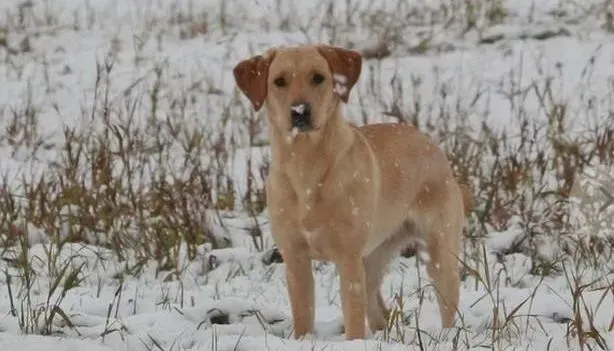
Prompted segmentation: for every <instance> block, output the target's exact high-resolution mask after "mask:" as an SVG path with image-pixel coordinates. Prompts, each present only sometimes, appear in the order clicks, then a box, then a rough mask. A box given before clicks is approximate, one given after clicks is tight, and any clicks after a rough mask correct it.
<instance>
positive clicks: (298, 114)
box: [290, 101, 312, 132]
mask: <svg viewBox="0 0 614 351" xmlns="http://www.w3.org/2000/svg"><path fill="white" fill-rule="evenodd" d="M290 116H291V118H292V128H295V127H296V128H297V129H298V130H299V131H301V132H304V131H308V130H310V129H311V128H312V125H311V105H310V104H309V103H307V102H302V101H301V102H295V103H293V104H292V106H290Z"/></svg>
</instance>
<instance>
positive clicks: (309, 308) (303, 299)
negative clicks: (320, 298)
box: [284, 250, 315, 338]
mask: <svg viewBox="0 0 614 351" xmlns="http://www.w3.org/2000/svg"><path fill="white" fill-rule="evenodd" d="M297 251H298V250H292V251H290V252H289V253H288V254H286V256H287V259H286V258H284V261H285V262H286V280H287V281H288V294H289V296H290V305H291V309H292V319H293V322H294V336H295V337H296V338H301V337H303V336H305V334H307V333H311V332H312V331H313V326H314V317H315V316H314V303H315V301H314V300H315V292H314V289H315V288H314V283H313V273H312V272H311V259H310V258H309V257H308V256H307V255H306V254H305V252H297Z"/></svg>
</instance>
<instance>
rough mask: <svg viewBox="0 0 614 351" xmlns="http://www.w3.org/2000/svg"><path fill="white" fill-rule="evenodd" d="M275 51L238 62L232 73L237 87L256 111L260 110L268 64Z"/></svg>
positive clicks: (264, 93) (264, 92)
mask: <svg viewBox="0 0 614 351" xmlns="http://www.w3.org/2000/svg"><path fill="white" fill-rule="evenodd" d="M274 56H275V52H274V51H272V52H270V53H268V54H267V55H265V56H263V55H256V56H253V57H250V58H248V59H245V60H243V61H241V62H239V63H238V64H237V65H236V66H235V67H234V69H233V70H232V73H233V75H234V77H235V81H236V83H237V86H238V87H239V89H240V90H241V91H242V92H243V94H245V96H247V98H248V99H249V101H250V102H251V103H252V105H253V106H254V109H255V110H256V111H258V110H260V108H261V107H262V105H263V104H264V100H265V99H266V95H267V79H268V76H269V66H270V65H271V62H272V61H273V57H274Z"/></svg>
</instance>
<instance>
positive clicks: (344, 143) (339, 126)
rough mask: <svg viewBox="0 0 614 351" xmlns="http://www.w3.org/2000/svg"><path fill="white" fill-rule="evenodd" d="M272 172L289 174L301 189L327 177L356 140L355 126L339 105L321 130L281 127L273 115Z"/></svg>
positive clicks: (296, 187) (299, 189)
mask: <svg viewBox="0 0 614 351" xmlns="http://www.w3.org/2000/svg"><path fill="white" fill-rule="evenodd" d="M268 122H269V134H270V139H271V154H272V155H271V157H272V160H271V161H272V162H271V172H279V173H281V174H283V175H285V176H286V177H287V178H288V180H289V181H290V183H291V184H292V186H293V188H294V189H295V191H297V192H301V190H304V189H312V188H313V187H317V186H319V185H321V184H322V182H323V181H325V179H324V178H326V176H327V175H328V174H329V173H330V170H332V169H333V168H334V167H335V164H336V163H337V162H338V161H339V159H340V158H341V157H343V155H345V154H346V153H347V151H348V150H349V148H350V147H351V146H352V143H353V142H354V138H355V135H354V131H353V127H352V126H351V125H350V124H349V123H348V122H347V121H345V120H344V119H343V116H342V110H341V107H340V106H339V107H338V108H336V109H335V111H334V112H332V115H331V116H330V117H329V118H328V119H327V123H326V124H325V125H323V126H321V128H320V129H319V130H317V131H313V132H309V133H299V134H297V135H295V136H294V137H292V135H291V133H289V132H287V131H286V132H283V131H281V130H279V129H278V128H277V127H276V126H275V124H274V123H273V122H272V120H271V118H270V117H269V120H268Z"/></svg>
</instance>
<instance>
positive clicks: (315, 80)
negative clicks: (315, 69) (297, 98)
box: [311, 73, 324, 85]
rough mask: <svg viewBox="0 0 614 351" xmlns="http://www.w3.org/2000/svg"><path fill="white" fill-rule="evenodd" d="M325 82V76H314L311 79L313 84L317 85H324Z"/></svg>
mask: <svg viewBox="0 0 614 351" xmlns="http://www.w3.org/2000/svg"><path fill="white" fill-rule="evenodd" d="M323 81H324V76H323V75H321V74H320V73H316V74H314V75H313V77H312V78H311V82H312V83H313V84H316V85H318V84H322V82H323Z"/></svg>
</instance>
